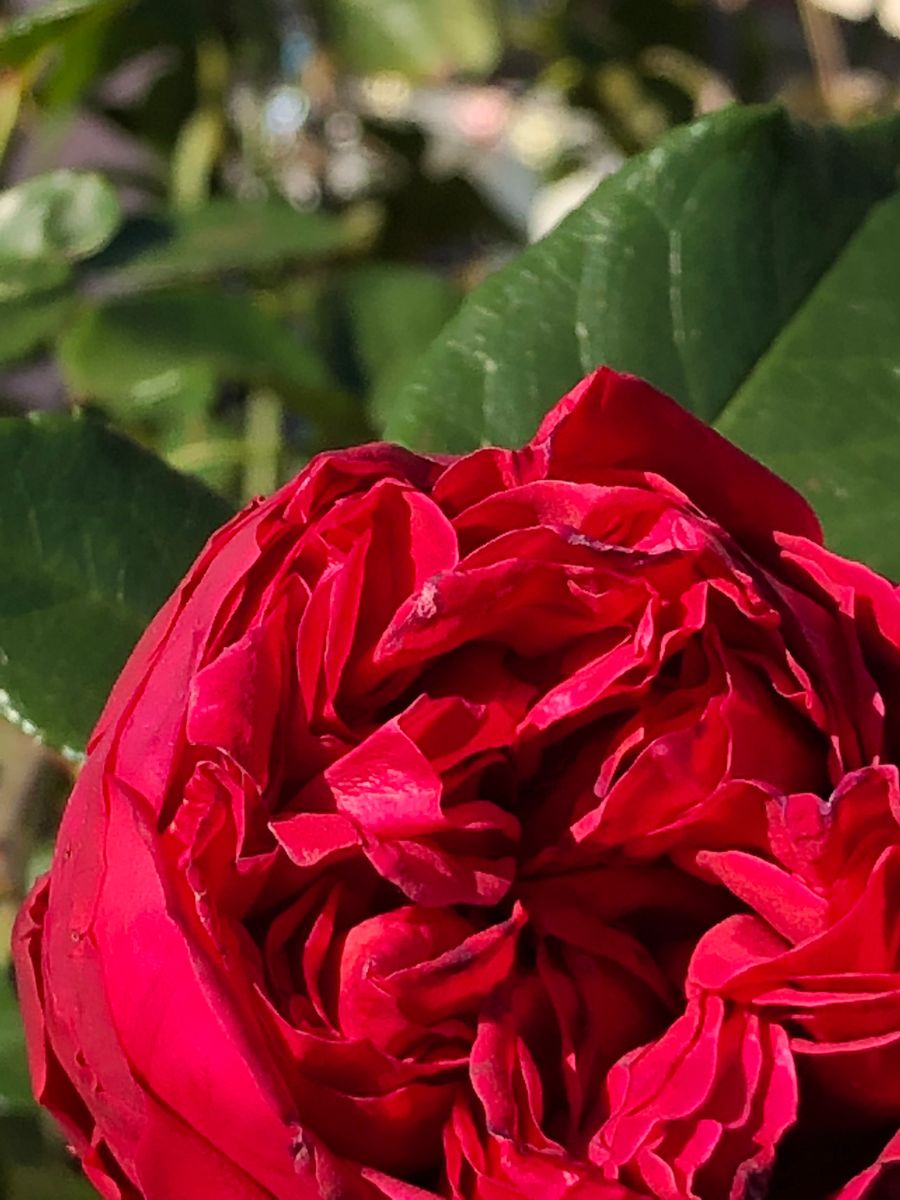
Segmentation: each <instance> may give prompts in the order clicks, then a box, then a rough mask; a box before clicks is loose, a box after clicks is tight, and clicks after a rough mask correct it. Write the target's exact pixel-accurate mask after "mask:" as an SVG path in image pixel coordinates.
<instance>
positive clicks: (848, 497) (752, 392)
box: [717, 194, 900, 578]
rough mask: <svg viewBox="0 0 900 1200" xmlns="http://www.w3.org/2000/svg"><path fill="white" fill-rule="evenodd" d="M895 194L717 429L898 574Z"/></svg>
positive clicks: (899, 324)
mask: <svg viewBox="0 0 900 1200" xmlns="http://www.w3.org/2000/svg"><path fill="white" fill-rule="evenodd" d="M898 248H900V194H898V195H896V196H894V197H892V198H891V199H890V200H886V201H884V202H883V203H882V204H880V205H878V206H877V207H876V208H875V209H874V210H873V212H872V213H871V215H870V216H869V218H868V220H867V221H866V222H865V224H864V225H863V226H862V228H861V229H860V231H859V232H858V233H857V234H856V236H855V237H854V238H853V239H852V240H851V241H850V243H849V244H848V245H847V247H846V248H845V250H844V252H843V254H842V255H841V257H840V258H839V259H838V261H837V262H836V263H835V264H834V266H833V267H832V268H831V270H830V271H829V272H827V274H826V275H825V276H824V277H823V279H822V280H821V281H820V283H819V285H818V286H817V287H816V288H815V289H814V290H813V291H812V293H811V294H810V296H809V299H808V300H807V302H806V304H805V305H803V307H802V308H800V309H799V310H798V312H797V313H796V315H795V316H794V318H793V320H791V321H790V322H789V323H788V324H787V325H786V326H785V328H784V330H783V331H782V333H781V334H780V336H779V337H778V338H777V340H776V341H775V342H774V343H773V344H772V346H771V348H770V350H769V352H768V354H766V355H765V356H764V357H763V358H762V359H761V360H760V362H759V364H758V366H757V367H756V370H755V371H753V372H752V373H751V374H750V376H749V378H748V379H746V380H745V382H744V383H743V385H742V386H741V387H740V388H738V390H737V391H736V393H735V394H734V397H733V398H732V400H731V401H730V403H729V404H728V406H727V408H725V409H724V411H723V412H722V414H721V416H720V417H719V419H718V421H717V425H718V428H719V429H720V430H721V431H722V433H724V434H725V435H726V436H727V437H730V438H731V439H732V440H733V441H736V442H737V443H738V444H739V445H741V446H743V447H744V449H745V450H748V451H749V452H750V453H751V454H753V455H755V456H756V457H757V458H760V459H762V460H763V462H766V463H768V465H769V466H770V467H772V468H773V470H775V471H778V472H779V474H781V475H784V476H785V477H786V478H787V479H790V480H792V481H793V482H794V483H795V484H796V485H797V486H798V487H799V488H801V489H802V491H803V492H804V493H805V494H806V495H807V496H808V497H809V499H810V501H811V502H812V504H813V506H814V507H815V509H816V512H817V513H818V514H819V517H820V518H821V520H822V522H823V524H824V526H825V529H826V530H827V531H828V537H829V544H830V545H831V546H832V547H833V548H834V549H836V550H839V551H843V552H845V553H848V554H852V555H853V556H855V557H857V558H861V559H863V560H864V561H865V562H867V563H869V564H870V565H871V566H873V567H875V568H877V569H878V570H880V571H882V572H884V573H886V574H888V575H892V576H894V577H895V578H897V577H900V488H898V486H897V481H898V478H900V271H898V267H900V255H898V254H897V249H898Z"/></svg>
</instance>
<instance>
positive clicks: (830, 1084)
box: [15, 370, 900, 1200]
mask: <svg viewBox="0 0 900 1200" xmlns="http://www.w3.org/2000/svg"><path fill="white" fill-rule="evenodd" d="M874 519H877V514H876V515H875V516H874ZM898 754H900V598H898V594H897V592H896V591H895V590H894V588H893V586H892V585H891V584H889V583H888V582H887V581H886V580H884V579H882V578H880V577H879V576H877V575H875V574H873V573H872V572H871V571H869V570H867V569H866V568H865V567H863V566H860V565H859V564H857V563H853V562H848V561H846V560H845V559H842V558H839V557H837V556H836V555H834V554H831V553H829V552H828V551H827V550H825V549H823V546H822V541H821V533H820V529H819V526H818V524H817V522H816V519H815V517H814V516H813V514H812V512H811V511H810V509H809V508H808V507H807V506H806V504H805V503H804V501H803V500H802V499H801V498H800V497H799V496H798V495H797V494H796V493H795V492H793V491H792V490H791V489H790V488H789V487H788V486H787V485H786V484H784V483H782V482H781V481H780V480H778V479H777V478H776V477H774V476H773V475H771V474H770V473H769V472H768V471H767V470H766V469H765V468H763V467H762V466H760V465H758V464H757V463H755V462H753V461H752V460H751V459H749V458H747V457H745V456H744V455H743V454H742V453H741V452H739V451H738V450H736V449H735V448H734V447H732V446H731V445H729V444H728V443H727V442H725V441H724V440H723V439H722V438H720V437H719V436H718V435H717V434H716V433H714V432H712V431H711V430H710V429H708V428H706V427H705V426H703V425H702V424H700V423H699V422H698V421H696V420H695V419H694V418H693V417H691V416H690V415H688V414H687V413H685V412H683V411H682V410H681V409H680V408H678V406H677V405H675V404H674V403H673V402H672V401H670V400H668V399H666V398H665V397H664V396H662V395H660V394H659V393H657V392H656V391H654V390H653V389H652V388H650V387H649V386H648V385H646V384H644V383H642V382H640V381H639V380H637V379H634V378H631V377H627V376H621V375H617V374H615V373H613V372H611V371H609V370H601V371H598V372H597V373H595V374H594V375H592V376H590V377H589V378H588V379H586V380H585V381H584V382H583V383H581V384H580V385H579V386H578V387H577V388H576V389H575V390H574V391H573V392H572V393H571V394H570V395H568V396H566V397H565V399H563V400H562V401H561V402H560V403H559V404H558V405H557V407H556V408H555V409H553V411H552V412H551V413H550V414H549V416H548V417H547V418H546V420H545V421H544V423H543V425H542V426H541V428H540V430H539V431H538V433H537V435H536V437H535V438H534V440H533V441H532V442H531V443H530V444H529V445H528V446H526V447H525V448H524V449H522V450H518V451H513V450H501V449H494V448H485V449H482V450H478V451H476V452H475V453H473V454H469V455H467V456H465V457H462V458H429V457H422V456H419V455H416V454H412V453H409V452H408V451H406V450H402V449H399V448H397V447H394V446H386V445H370V446H362V447H359V448H357V449H353V450H347V451H343V452H341V453H333V454H324V455H321V456H320V457H318V458H316V459H315V460H314V461H313V462H312V463H311V464H310V465H309V466H308V467H307V468H306V469H305V470H304V471H303V472H301V474H300V475H299V476H298V477H297V478H296V479H295V480H294V481H293V482H292V483H290V484H288V485H287V486H286V487H285V488H283V489H282V490H281V491H280V492H278V493H277V494H276V495H275V496H273V497H272V498H271V499H268V500H265V501H261V502H258V503H256V504H254V505H251V506H250V507H249V508H248V509H246V510H245V511H244V512H242V513H241V514H240V515H239V516H237V517H236V518H235V519H234V520H233V521H232V522H231V523H230V524H228V525H227V526H226V527H225V528H224V529H222V530H220V531H219V532H218V533H216V534H215V535H214V536H213V537H212V538H211V540H210V541H209V543H208V544H207V546H206V547H205V549H204V550H203V552H202V553H201V554H200V557H199V558H198V560H197V562H196V563H195V564H194V566H193V568H192V569H191V571H190V573H189V574H188V576H187V578H186V579H185V581H184V583H183V584H182V585H181V587H180V588H179V589H178V591H177V592H176V594H175V595H174V596H173V597H172V599H171V600H170V601H169V602H168V604H167V605H166V606H165V607H164V608H163V610H162V611H161V612H160V614H159V615H158V616H157V618H156V619H155V621H154V622H153V624H152V625H151V627H150V629H149V630H148V631H147V633H146V635H145V636H144V638H143V640H142V641H141V642H140V644H139V646H138V647H137V649H136V650H135V651H134V654H133V655H132V657H131V660H130V661H129V663H128V665H127V666H126V668H125V670H124V672H123V674H122V676H121V678H120V680H119V682H118V683H117V685H116V687H115V689H114V691H113V693H112V696H111V698H110V700H109V702H108V704H107V707H106V710H105V712H104V714H103V716H102V718H101V720H100V722H99V724H98V726H97V729H96V731H95V733H94V735H93V738H92V740H91V743H90V746H89V751H88V756H87V761H86V763H85V766H84V768H83V771H82V773H81V775H80V778H79V780H78V782H77V785H76V787H75V790H74V792H73V795H72V797H71V800H70V802H69V805H68V808H67V811H66V814H65V817H64V820H63V823H62V827H61V830H60V834H59V840H58V845H57V849H56V854H55V858H54V860H53V865H52V868H51V870H50V872H49V874H48V875H46V876H45V877H44V878H43V879H42V880H40V881H39V882H38V884H37V885H36V887H35V889H34V891H33V892H32V894H31V896H30V898H29V900H28V902H27V904H26V906H25V908H24V910H23V913H22V915H21V917H20V920H19V923H18V927H17V931H16V934H15V951H16V961H17V968H18V979H19V985H20V992H21V998H22V1004H23V1009H24V1015H25V1022H26V1026H27V1033H28V1042H29V1052H30V1062H31V1070H32V1074H33V1079H34V1085H35V1089H36V1092H37V1095H38V1097H39V1098H40V1100H41V1102H42V1103H43V1104H45V1105H46V1106H47V1108H49V1109H50V1110H51V1112H52V1113H54V1114H55V1116H56V1117H57V1118H58V1119H59V1120H60V1121H61V1122H62V1124H63V1126H64V1128H65V1130H66V1132H67V1134H68V1137H69V1139H70V1141H71V1143H72V1145H73V1147H74V1150H75V1152H76V1153H77V1155H78V1156H79V1157H80V1159H81V1161H82V1163H83V1165H84V1169H85V1171H86V1173H87V1175H88V1177H89V1178H90V1179H91V1180H92V1181H93V1183H94V1185H95V1187H96V1188H97V1189H98V1191H99V1192H100V1193H101V1195H102V1196H104V1197H107V1200H136V1198H142V1200H182V1198H187V1200H301V1198H304V1200H305V1198H307V1197H310V1198H312V1197H324V1198H329V1200H384V1198H387V1200H426V1198H427V1197H433V1196H441V1197H452V1198H454V1200H518V1198H521V1197H527V1198H533V1197H537V1198H542V1200H543V1198H546V1200H632V1198H636V1197H658V1198H659V1200H761V1198H763V1197H769V1198H782V1200H822V1198H825V1197H840V1200H862V1198H866V1200H892V1198H896V1197H898V1196H900V1136H898V1132H897V1131H898V1126H900V920H898V911H900V908H898V906H900V824H898V822H900V791H898V773H897V766H896V762H897V759H898Z"/></svg>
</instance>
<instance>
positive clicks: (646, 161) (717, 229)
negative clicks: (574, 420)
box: [387, 108, 900, 571]
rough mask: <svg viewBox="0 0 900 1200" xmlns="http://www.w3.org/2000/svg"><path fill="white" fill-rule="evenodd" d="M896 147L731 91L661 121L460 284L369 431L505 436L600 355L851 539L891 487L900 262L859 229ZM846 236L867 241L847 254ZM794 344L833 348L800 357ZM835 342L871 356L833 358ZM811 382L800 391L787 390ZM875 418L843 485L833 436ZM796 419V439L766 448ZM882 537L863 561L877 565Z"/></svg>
mask: <svg viewBox="0 0 900 1200" xmlns="http://www.w3.org/2000/svg"><path fill="white" fill-rule="evenodd" d="M898 162H900V118H891V119H889V120H886V121H882V122H878V123H873V124H870V125H867V126H861V127H858V128H856V129H849V130H844V129H836V128H829V127H825V128H812V127H810V126H807V125H804V124H799V123H794V122H792V121H791V120H790V119H789V118H788V117H787V116H785V115H784V114H783V113H782V112H780V111H777V110H773V109H740V108H733V109H729V110H727V111H725V112H722V113H717V114H715V115H713V116H711V117H707V118H704V119H703V120H701V121H698V122H696V123H695V124H694V125H692V126H689V127H686V128H682V129H679V130H677V131H676V132H674V133H673V134H671V135H669V137H667V138H666V139H665V140H664V141H663V142H662V143H661V144H660V145H659V146H658V147H657V148H656V149H654V150H652V151H650V152H649V153H647V154H645V155H642V156H641V157H639V158H636V159H634V160H632V161H631V162H630V163H629V164H628V165H627V166H626V167H624V168H623V169H622V170H621V171H620V172H619V173H618V174H617V175H615V176H613V177H612V178H610V179H608V180H606V181H604V182H603V183H602V184H601V185H600V187H599V188H598V189H597V190H596V192H595V193H594V194H593V196H591V197H590V198H589V199H588V200H587V202H586V203H585V204H584V205H583V206H582V207H581V208H580V209H579V210H578V211H576V212H575V213H574V214H573V215H572V216H570V217H569V218H568V219H567V220H566V221H564V222H563V224H562V225H560V226H559V228H558V229H557V230H555V231H554V232H553V233H552V234H550V235H549V236H548V237H547V238H546V239H545V240H544V241H543V242H540V243H538V244H537V245H536V246H533V247H531V248H530V249H529V250H527V251H526V252H525V253H524V254H522V255H521V256H520V257H519V258H518V259H517V260H516V261H515V262H513V263H512V264H510V265H509V266H508V267H506V268H504V269H503V270H501V271H499V272H498V273H497V274H496V275H495V276H493V277H492V278H490V279H489V280H488V281H487V282H486V283H485V284H483V285H482V286H481V287H480V288H477V289H476V290H475V291H474V292H473V293H472V294H471V296H470V297H469V298H468V299H467V301H466V302H465V304H464V305H463V308H462V310H461V312H460V314H459V315H458V316H457V317H456V318H455V319H454V320H453V321H451V322H450V324H449V325H448V326H447V328H446V329H445V331H444V332H443V333H442V334H441V336H440V337H439V338H438V339H437V341H436V342H435V343H434V344H433V345H432V347H431V349H430V350H429V351H428V353H427V354H426V355H425V356H424V357H423V358H422V360H420V362H419V364H418V365H417V367H416V368H415V370H414V371H413V372H412V373H411V375H410V376H409V378H408V379H407V381H406V382H405V384H404V385H403V386H402V387H401V388H400V389H399V390H398V394H397V396H396V397H395V401H394V404H393V405H392V408H391V419H390V421H389V423H388V428H387V434H388V436H390V437H393V438H396V439H398V440H400V441H405V442H407V443H408V444H411V445H415V446H418V447H421V448H427V449H440V450H454V451H459V450H465V449H469V448H471V447H473V446H477V445H480V444H482V443H483V442H497V443H500V444H506V445H514V444H519V443H521V442H523V441H525V440H526V439H527V438H528V437H530V436H531V434H532V433H533V432H534V429H535V427H536V426H537V424H538V423H539V421H540V419H541V417H542V416H543V414H544V412H545V411H546V410H547V408H548V407H550V405H551V404H552V403H553V402H554V401H555V400H556V399H557V398H558V397H559V396H561V395H562V394H563V393H564V392H565V391H567V390H568V389H569V388H570V387H571V386H572V385H573V384H574V383H575V382H576V381H577V380H578V379H579V378H580V377H581V376H582V375H584V374H585V373H586V372H588V371H589V370H591V369H592V368H594V367H595V366H597V365H598V364H601V363H607V364H609V365H611V366H613V367H615V368H617V369H619V370H625V371H632V372H634V373H635V374H637V375H641V376H643V377H644V378H646V379H649V380H650V381H651V382H652V383H655V384H656V385H657V386H658V387H660V388H662V389H663V390H664V391H667V392H668V393H669V394H670V395H673V396H674V397H675V398H676V399H677V400H679V401H680V402H681V403H682V404H684V405H685V406H686V407H688V408H690V409H692V410H693V411H694V412H695V413H697V414H698V415H699V416H701V417H702V418H703V419H705V420H707V421H711V422H713V423H715V424H718V425H720V426H721V427H722V428H723V430H725V431H726V432H730V433H731V434H733V436H735V437H736V438H737V440H738V441H740V442H741V443H742V444H745V445H747V446H748V447H749V448H750V449H755V450H756V451H757V452H758V453H760V454H761V455H762V456H763V457H764V459H766V460H767V461H770V462H772V464H773V465H774V466H776V468H779V469H781V470H783V471H784V472H785V473H786V474H787V476H788V478H789V479H791V480H792V482H794V483H795V484H796V485H797V486H799V487H800V488H802V489H804V490H805V491H806V493H807V495H808V496H809V497H810V499H811V500H812V501H813V502H814V503H819V504H820V507H822V509H823V515H824V516H825V523H826V531H827V532H828V534H829V537H830V538H831V540H832V541H833V543H834V545H835V546H836V547H837V548H839V549H842V550H843V551H845V552H847V553H851V554H857V555H865V554H871V553H872V552H873V549H872V545H871V542H872V539H871V538H869V539H868V540H867V539H866V538H865V537H861V530H862V529H863V526H864V524H865V522H866V520H867V518H866V517H865V515H861V514H862V513H863V509H862V505H863V502H864V501H865V502H867V503H868V504H870V505H871V504H872V503H876V502H877V505H878V506H879V508H880V507H881V506H888V508H889V507H890V506H891V505H895V504H896V491H895V485H894V483H893V481H892V475H893V478H895V477H896V467H895V468H894V471H893V473H891V472H890V471H888V470H887V469H886V467H887V464H888V463H889V461H890V459H891V458H893V461H894V463H895V464H896V462H897V458H898V456H900V436H898V430H897V424H896V422H897V417H896V415H895V414H896V413H897V412H898V411H900V373H898V372H897V371H896V370H894V369H892V366H891V364H894V365H895V364H896V347H897V336H896V326H895V325H893V324H892V321H891V318H892V316H896V313H897V311H898V308H900V275H898V272H897V271H896V269H894V270H893V272H891V271H890V261H889V260H890V259H891V254H890V247H891V245H892V243H891V242H890V241H889V240H885V241H883V244H882V246H881V249H880V251H879V250H878V249H873V248H872V247H870V248H869V250H868V251H867V252H866V250H865V245H868V244H869V243H868V239H869V238H870V237H872V238H877V237H881V238H882V239H885V238H887V236H888V231H887V230H886V226H885V225H884V224H883V222H884V221H886V220H887V218H885V217H878V215H877V211H876V210H877V205H878V204H879V202H881V201H883V200H886V199H887V198H888V197H890V196H891V195H893V194H894V193H895V190H896V187H897V166H898ZM870 217H871V219H872V220H875V221H876V226H875V229H876V232H875V234H869V233H868V232H867V222H868V220H869V219H870ZM878 222H882V224H878ZM857 236H858V237H859V238H861V239H864V241H865V245H864V248H863V251H859V250H858V249H857V247H856V238H857ZM872 245H873V246H874V243H873V244H872ZM893 245H896V240H895V241H894V243H893ZM859 253H864V254H865V253H867V254H868V256H869V257H868V258H867V259H866V261H865V262H863V263H862V265H861V266H860V265H859V263H858V262H857V255H858V254H859ZM879 254H880V255H882V256H883V259H884V261H882V262H880V263H878V264H877V265H878V266H879V267H880V271H879V272H878V273H876V271H875V270H874V267H875V265H876V264H875V262H874V261H871V258H874V259H875V260H877V259H878V258H879ZM854 264H856V265H854ZM831 275H833V276H834V279H835V280H836V281H837V282H836V283H835V284H832V285H831V288H828V289H827V290H826V293H825V295H824V296H823V294H822V292H821V291H820V284H821V286H822V287H826V288H827V279H828V278H829V277H830V276H831ZM851 289H852V290H851ZM829 298H830V299H829ZM829 302H830V304H831V305H832V306H834V305H838V306H840V304H841V303H842V304H843V308H844V312H843V313H840V312H838V311H836V310H835V308H834V307H830V308H829V307H828V306H829ZM826 310H827V311H826ZM869 312H871V313H872V314H877V319H876V318H875V316H874V315H873V319H872V320H871V321H869V320H867V319H866V315H865V314H866V313H869ZM795 326H796V327H797V328H798V329H799V333H798V332H796V330H795ZM851 343H852V344H851ZM854 346H855V349H854ZM795 355H802V356H803V361H805V362H808V361H809V360H810V358H812V359H814V360H815V359H817V358H830V359H832V360H833V359H834V357H835V356H839V357H841V359H842V361H843V362H844V366H843V368H842V369H841V370H840V371H836V370H830V371H822V372H814V373H810V372H808V371H807V372H806V374H805V375H804V368H803V366H802V364H801V363H800V362H798V361H796V359H795V357H794V356H795ZM853 355H857V356H863V357H866V356H868V357H869V358H870V359H871V360H872V367H871V369H870V370H868V371H862V370H861V369H860V366H859V362H857V365H856V367H851V365H850V358H851V357H852V356H853ZM770 359H771V361H770ZM848 372H851V373H852V377H853V379H854V380H856V381H857V383H856V384H855V385H854V387H853V389H852V392H850V393H848ZM745 388H749V389H750V391H749V394H748V395H749V398H748V396H745V395H743V392H744V389H745ZM811 388H815V397H814V398H813V397H811V396H809V395H805V396H803V397H801V398H800V399H798V397H797V391H798V389H807V390H808V389H811ZM763 389H766V403H765V404H764V403H763V402H762V396H763ZM788 389H790V391H788ZM851 397H852V398H851ZM848 401H849V402H848ZM732 405H734V411H735V414H736V415H735V416H732V415H731V411H732ZM800 412H803V413H805V417H804V424H803V426H802V430H801V429H800V428H799V427H798V420H799V418H798V416H797V414H798V413H800ZM826 413H827V414H828V415H827V418H826V417H825V415H824V414H826ZM738 414H739V415H738ZM823 421H825V422H826V424H825V426H823V425H822V422H823ZM876 427H877V428H879V429H880V430H881V434H882V436H883V438H884V440H883V443H882V445H881V448H880V452H879V456H878V459H877V460H875V461H874V462H870V461H869V460H868V459H866V458H865V456H864V454H863V451H862V448H860V451H859V454H858V455H857V456H855V457H854V458H853V463H854V465H853V468H852V469H853V470H854V471H856V472H859V471H862V472H863V474H862V476H861V479H862V480H865V481H866V482H865V485H863V483H862V482H861V481H860V480H858V481H857V483H856V485H855V487H854V488H853V489H851V492H850V495H849V497H847V496H844V495H843V490H842V491H841V492H838V491H836V490H835V488H839V489H846V476H847V472H848V469H849V464H850V461H851V459H850V458H848V459H846V460H844V461H843V462H842V460H841V455H842V454H843V452H844V445H845V444H846V443H852V441H853V440H854V438H862V437H863V434H862V430H863V429H865V430H867V431H868V434H867V435H866V436H871V434H872V431H873V430H874V429H875V428H876ZM825 428H827V429H828V431H829V432H828V434H827V440H828V444H827V445H826V444H825V443H826V433H825ZM801 433H802V437H803V438H804V439H805V440H804V441H802V442H801V444H800V448H802V451H803V453H801V452H800V449H798V451H797V452H796V453H795V452H794V451H793V450H790V451H784V452H781V451H780V450H779V449H778V447H779V439H784V442H783V443H782V445H784V444H786V442H787V440H788V439H796V437H797V436H798V434H801ZM816 438H817V439H818V441H816V440H815V439H816ZM793 444H794V445H796V440H795V441H794V442H793ZM813 447H817V449H816V450H813ZM806 451H809V453H805V452H806ZM813 454H814V455H815V470H814V471H813V469H812V466H811V463H812V456H813ZM804 455H805V457H804ZM826 493H830V495H831V499H830V500H829V499H828V498H827V496H826ZM869 512H871V509H869ZM885 541H889V539H885ZM894 542H895V544H896V548H891V549H885V551H884V552H883V553H882V554H881V556H880V558H879V560H878V561H879V562H880V563H881V564H882V565H883V566H885V565H887V564H888V563H889V562H893V564H894V570H895V571H897V570H900V539H894Z"/></svg>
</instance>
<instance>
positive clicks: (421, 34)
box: [321, 0, 502, 77]
mask: <svg viewBox="0 0 900 1200" xmlns="http://www.w3.org/2000/svg"><path fill="white" fill-rule="evenodd" d="M321 7H322V9H323V12H324V14H325V16H326V20H327V27H328V29H329V32H330V35H331V37H332V39H333V41H334V46H335V50H336V52H337V54H338V55H339V57H340V59H341V61H342V62H343V63H344V64H345V65H346V66H347V67H348V68H349V69H350V70H352V71H358V72H359V73H360V74H368V73H374V72H377V71H402V72H404V73H405V74H407V75H410V76H413V77H416V76H420V77H421V76H429V75H448V74H450V73H451V72H454V71H463V72H471V73H473V74H487V73H488V72H489V71H490V70H491V68H492V67H493V66H494V65H495V64H496V62H497V59H498V58H499V56H500V51H501V49H502V47H501V41H500V28H499V24H498V20H497V16H496V12H495V9H494V4H493V0H453V3H452V4H449V3H443V4H436V3H435V2H434V0H322V3H321Z"/></svg>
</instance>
